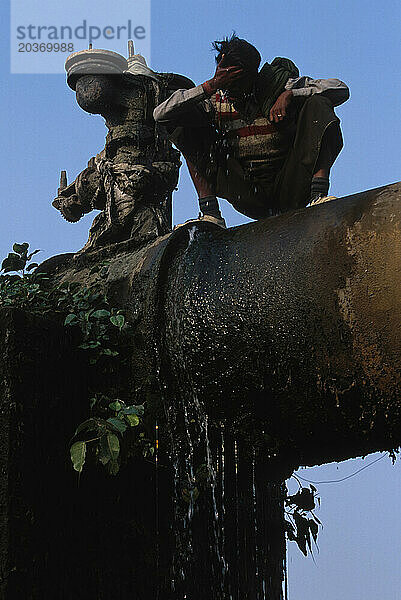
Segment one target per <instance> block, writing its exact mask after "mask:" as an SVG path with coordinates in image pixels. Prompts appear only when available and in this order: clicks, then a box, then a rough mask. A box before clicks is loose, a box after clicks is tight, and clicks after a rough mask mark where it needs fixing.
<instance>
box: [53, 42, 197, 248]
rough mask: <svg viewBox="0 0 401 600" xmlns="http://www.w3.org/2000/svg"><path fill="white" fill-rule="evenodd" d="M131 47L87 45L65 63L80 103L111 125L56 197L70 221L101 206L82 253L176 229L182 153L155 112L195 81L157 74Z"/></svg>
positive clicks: (56, 203)
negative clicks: (100, 143)
mask: <svg viewBox="0 0 401 600" xmlns="http://www.w3.org/2000/svg"><path fill="white" fill-rule="evenodd" d="M128 50H129V56H128V59H126V58H125V57H123V56H121V55H120V54H117V53H116V52H112V51H110V50H100V49H89V50H82V51H80V52H74V53H73V54H71V55H70V56H69V57H68V58H67V60H66V63H65V68H66V71H67V83H68V85H69V86H70V87H71V88H72V89H73V90H74V91H75V93H76V99H77V102H78V104H79V106H80V107H81V108H82V109H83V110H85V111H86V112H88V113H90V114H101V115H102V116H103V117H104V119H105V121H106V126H107V128H108V130H109V131H108V134H107V137H106V144H105V147H104V149H103V150H102V151H101V152H100V153H99V154H97V155H96V156H95V157H92V158H91V159H90V160H89V162H88V166H87V168H86V169H84V170H83V171H82V172H81V173H80V174H79V175H78V176H77V178H76V179H75V181H74V182H73V183H71V184H70V185H67V181H66V175H65V174H64V175H62V182H61V183H60V187H59V189H58V196H57V198H55V200H54V201H53V206H54V207H55V208H56V209H58V210H59V211H60V212H61V214H62V216H63V217H64V218H65V219H66V220H67V221H69V222H77V221H79V219H80V218H81V217H82V216H83V215H84V214H86V213H89V212H91V211H92V210H100V211H101V212H100V213H99V214H98V215H97V216H96V217H95V219H94V221H93V224H92V227H91V229H90V232H89V239H88V242H87V243H86V245H85V246H84V248H83V249H82V250H81V251H80V252H86V251H88V250H92V249H95V248H99V247H102V246H106V245H109V244H112V243H116V242H121V241H125V240H128V239H132V238H135V239H136V241H137V243H138V245H145V244H146V243H148V242H150V241H152V240H153V239H155V238H156V237H158V236H160V235H164V234H166V233H168V232H169V231H171V226H172V211H171V202H172V192H173V190H174V189H175V188H176V186H177V183H178V174H179V167H180V165H181V161H180V154H179V152H178V151H177V150H175V149H174V148H173V147H172V146H171V143H170V141H169V140H168V138H167V134H166V133H165V132H164V131H163V130H162V128H159V126H158V125H157V124H156V123H155V121H154V119H153V109H154V108H155V107H156V106H157V105H158V104H160V102H162V101H163V100H164V99H165V98H167V97H168V96H169V95H170V94H171V93H172V92H173V91H174V89H177V88H178V87H187V88H188V87H192V86H193V85H194V84H193V82H192V81H190V80H189V79H187V78H186V77H182V76H179V75H175V74H173V73H156V72H154V71H152V70H151V69H150V68H149V67H148V66H147V64H146V60H145V58H144V57H143V56H141V55H140V54H135V53H134V47H133V43H132V41H130V42H129V45H128ZM63 173H65V172H63Z"/></svg>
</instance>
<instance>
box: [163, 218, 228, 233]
mask: <svg viewBox="0 0 401 600" xmlns="http://www.w3.org/2000/svg"><path fill="white" fill-rule="evenodd" d="M202 222H204V223H205V222H206V223H214V225H218V227H221V228H222V229H227V225H226V222H225V220H224V219H223V217H214V216H213V215H202V214H200V215H199V217H198V218H197V219H188V221H185V223H180V224H179V225H175V227H174V229H173V231H175V230H176V229H179V228H180V227H183V226H184V225H188V224H191V223H193V224H194V225H196V224H197V223H202Z"/></svg>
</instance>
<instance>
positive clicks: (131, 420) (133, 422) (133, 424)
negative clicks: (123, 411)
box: [125, 415, 139, 427]
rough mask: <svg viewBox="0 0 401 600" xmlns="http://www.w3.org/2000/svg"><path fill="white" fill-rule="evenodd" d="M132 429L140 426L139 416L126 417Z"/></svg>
mask: <svg viewBox="0 0 401 600" xmlns="http://www.w3.org/2000/svg"><path fill="white" fill-rule="evenodd" d="M125 416H126V419H127V420H128V422H129V424H130V426H131V427H136V426H137V425H139V417H138V415H125Z"/></svg>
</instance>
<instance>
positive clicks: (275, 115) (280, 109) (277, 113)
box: [269, 90, 292, 123]
mask: <svg viewBox="0 0 401 600" xmlns="http://www.w3.org/2000/svg"><path fill="white" fill-rule="evenodd" d="M291 98H292V91H291V90H286V91H285V92H283V93H282V94H280V96H279V97H278V98H277V100H276V102H275V103H274V104H273V107H272V109H271V111H270V114H269V119H270V122H272V123H280V121H282V120H283V119H284V117H285V116H286V114H287V108H288V106H289V104H290V102H291Z"/></svg>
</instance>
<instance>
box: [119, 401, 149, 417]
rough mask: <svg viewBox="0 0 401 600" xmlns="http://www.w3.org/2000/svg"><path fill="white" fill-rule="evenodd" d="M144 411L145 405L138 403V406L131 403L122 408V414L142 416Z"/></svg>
mask: <svg viewBox="0 0 401 600" xmlns="http://www.w3.org/2000/svg"><path fill="white" fill-rule="evenodd" d="M144 412H145V407H144V405H143V404H138V406H135V405H134V404H132V405H131V406H127V407H126V408H123V413H124V415H138V416H139V417H143V415H144Z"/></svg>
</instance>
